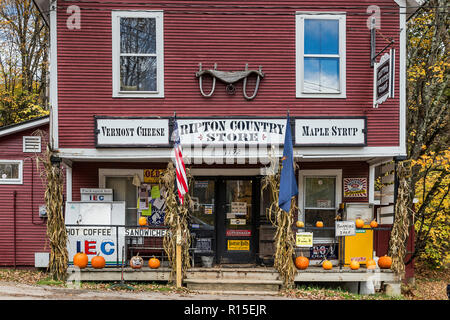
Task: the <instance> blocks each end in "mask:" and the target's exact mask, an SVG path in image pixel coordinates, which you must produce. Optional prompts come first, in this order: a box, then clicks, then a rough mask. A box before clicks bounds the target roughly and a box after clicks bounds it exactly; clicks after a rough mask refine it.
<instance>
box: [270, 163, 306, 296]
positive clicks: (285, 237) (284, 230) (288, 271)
mask: <svg viewBox="0 0 450 320" xmlns="http://www.w3.org/2000/svg"><path fill="white" fill-rule="evenodd" d="M270 162H271V166H270V168H268V169H267V175H266V176H265V177H264V178H263V180H262V190H265V189H267V188H269V191H270V192H271V199H272V203H271V204H270V207H269V208H268V209H267V215H268V219H269V221H270V222H271V223H272V225H273V226H275V227H276V231H275V236H274V240H275V256H274V267H275V269H277V270H278V272H279V274H280V276H281V278H282V279H283V285H284V287H285V288H291V287H292V286H293V285H294V277H295V273H296V269H295V265H294V261H293V257H294V247H295V238H294V232H293V230H292V225H293V223H294V215H293V212H295V210H297V206H296V203H295V198H293V199H292V202H291V210H290V211H289V212H286V211H284V210H282V209H281V208H280V207H279V206H278V193H279V190H280V176H281V168H280V167H279V166H278V159H276V158H273V157H270Z"/></svg>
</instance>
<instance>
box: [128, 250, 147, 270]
mask: <svg viewBox="0 0 450 320" xmlns="http://www.w3.org/2000/svg"><path fill="white" fill-rule="evenodd" d="M143 264H144V259H142V257H139V253H138V254H137V255H136V256H133V257H131V259H130V267H131V268H132V269H140V268H142V265H143Z"/></svg>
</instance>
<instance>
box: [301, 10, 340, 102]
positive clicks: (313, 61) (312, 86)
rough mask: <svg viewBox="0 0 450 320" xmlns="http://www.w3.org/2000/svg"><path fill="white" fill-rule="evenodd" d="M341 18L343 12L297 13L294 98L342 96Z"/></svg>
mask: <svg viewBox="0 0 450 320" xmlns="http://www.w3.org/2000/svg"><path fill="white" fill-rule="evenodd" d="M345 21H346V17H345V14H331V13H330V14H328V13H323V14H322V13H321V14H319V13H317V14H314V13H307V14H306V13H301V12H300V13H297V15H296V97H297V98H345V97H346V86H345V82H346V76H345V71H346V66H345V64H346V59H345V51H346V50H345V43H346V42H345V33H346V31H345V30H346V26H345Z"/></svg>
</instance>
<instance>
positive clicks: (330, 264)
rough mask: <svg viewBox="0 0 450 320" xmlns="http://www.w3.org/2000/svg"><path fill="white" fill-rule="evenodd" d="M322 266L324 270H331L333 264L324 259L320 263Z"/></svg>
mask: <svg viewBox="0 0 450 320" xmlns="http://www.w3.org/2000/svg"><path fill="white" fill-rule="evenodd" d="M322 268H323V269H324V270H331V269H333V264H332V263H331V261H329V260H325V261H324V262H323V263H322Z"/></svg>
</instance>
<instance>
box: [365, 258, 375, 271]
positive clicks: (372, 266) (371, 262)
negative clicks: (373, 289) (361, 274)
mask: <svg viewBox="0 0 450 320" xmlns="http://www.w3.org/2000/svg"><path fill="white" fill-rule="evenodd" d="M376 267H377V263H376V262H375V260H373V259H368V260H367V261H366V268H367V269H375V268H376Z"/></svg>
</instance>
